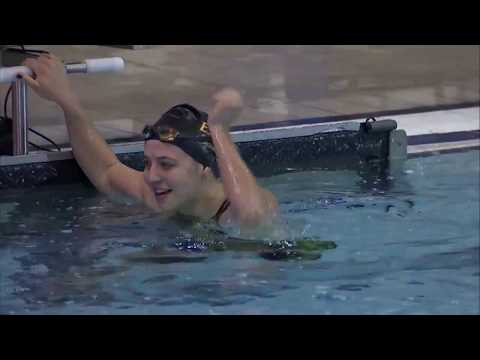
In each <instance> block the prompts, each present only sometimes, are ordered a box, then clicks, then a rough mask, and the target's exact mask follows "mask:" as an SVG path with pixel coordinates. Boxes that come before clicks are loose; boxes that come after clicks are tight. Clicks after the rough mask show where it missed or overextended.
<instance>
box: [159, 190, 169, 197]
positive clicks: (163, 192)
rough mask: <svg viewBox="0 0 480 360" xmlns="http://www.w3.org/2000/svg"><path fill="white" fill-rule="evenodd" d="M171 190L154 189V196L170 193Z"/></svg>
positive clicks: (163, 195)
mask: <svg viewBox="0 0 480 360" xmlns="http://www.w3.org/2000/svg"><path fill="white" fill-rule="evenodd" d="M171 192H172V190H155V196H156V197H165V196H167V195H168V194H170V193H171Z"/></svg>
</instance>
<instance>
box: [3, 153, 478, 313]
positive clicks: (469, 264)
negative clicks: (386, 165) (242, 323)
mask: <svg viewBox="0 0 480 360" xmlns="http://www.w3.org/2000/svg"><path fill="white" fill-rule="evenodd" d="M479 154H480V152H479V151H478V150H472V151H468V152H463V153H453V154H439V155H435V156H430V157H423V158H414V159H409V160H408V161H406V162H405V164H404V165H403V167H402V169H401V170H399V171H397V172H395V173H394V174H391V176H390V177H389V178H388V179H387V180H388V181H387V182H385V181H381V179H379V181H378V182H376V181H375V182H373V183H369V184H368V185H366V184H365V182H366V180H364V179H363V178H361V177H359V176H358V175H357V174H356V173H355V172H350V171H344V172H341V171H336V172H329V171H322V170H316V171H308V172H299V173H288V174H283V175H279V176H275V177H272V178H268V179H262V180H261V182H262V184H263V185H265V186H266V187H268V188H269V189H271V190H272V191H273V192H274V193H275V194H276V195H277V196H278V199H279V202H280V206H281V211H282V214H283V218H284V220H285V221H286V223H287V224H288V229H289V232H290V233H291V234H294V236H296V237H309V238H316V239H320V240H328V241H333V242H334V243H335V244H336V246H337V247H336V248H335V249H330V250H325V251H323V252H322V254H321V255H322V256H321V258H320V259H316V260H306V259H292V260H288V261H273V260H268V259H265V258H262V257H261V256H259V254H258V252H256V251H233V250H231V251H230V250H229V251H198V252H192V253H185V252H182V251H179V250H177V249H171V250H169V257H167V258H165V257H161V256H158V254H159V251H158V249H159V248H161V246H160V247H159V244H164V243H172V242H175V239H178V238H179V236H185V232H187V233H188V231H185V230H183V231H182V230H181V229H179V228H178V227H177V226H173V225H171V224H162V223H161V222H159V221H158V219H157V218H156V217H155V216H153V215H151V214H148V213H146V212H145V211H144V210H143V209H141V208H139V207H138V206H135V205H119V204H118V203H116V202H112V201H110V200H109V199H107V198H105V197H103V196H101V195H99V194H98V193H96V192H95V191H94V190H92V189H90V188H87V187H85V186H83V185H75V186H57V187H54V188H48V187H45V188H39V189H35V190H28V191H23V192H22V193H20V192H18V191H5V192H3V193H2V194H0V313H1V314H478V313H479V312H480V305H479V298H480V294H479V292H480V285H479V282H480V278H479V257H480V254H479V225H480V224H479V223H480V219H479V216H480V215H479V200H480V199H479V171H480V165H479ZM383 180H385V179H383ZM377 185H378V186H377ZM187 235H188V234H187Z"/></svg>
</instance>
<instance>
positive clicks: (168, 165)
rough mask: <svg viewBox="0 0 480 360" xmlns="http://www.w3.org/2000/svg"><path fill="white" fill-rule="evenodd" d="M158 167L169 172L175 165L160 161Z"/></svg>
mask: <svg viewBox="0 0 480 360" xmlns="http://www.w3.org/2000/svg"><path fill="white" fill-rule="evenodd" d="M160 166H161V167H162V169H163V170H170V169H172V168H173V167H175V164H173V163H171V162H168V161H161V162H160Z"/></svg>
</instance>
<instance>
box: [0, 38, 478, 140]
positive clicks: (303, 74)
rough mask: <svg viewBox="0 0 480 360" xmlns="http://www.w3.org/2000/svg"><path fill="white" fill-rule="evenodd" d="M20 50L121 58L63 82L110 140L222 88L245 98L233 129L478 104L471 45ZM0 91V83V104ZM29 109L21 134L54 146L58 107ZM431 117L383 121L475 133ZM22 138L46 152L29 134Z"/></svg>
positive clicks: (59, 130) (59, 131)
mask: <svg viewBox="0 0 480 360" xmlns="http://www.w3.org/2000/svg"><path fill="white" fill-rule="evenodd" d="M28 47H33V48H37V49H48V50H49V51H51V52H53V53H55V54H57V55H58V56H59V57H61V58H62V59H64V60H65V61H75V60H81V59H85V58H95V57H108V56H122V57H124V58H125V59H126V60H127V64H128V65H127V68H126V71H125V72H124V73H122V74H97V75H95V76H80V75H73V76H72V81H73V84H74V87H75V89H76V91H77V92H78V93H79V95H80V98H81V100H82V102H83V105H84V107H85V108H86V110H87V113H88V115H89V117H90V119H91V120H92V121H94V122H95V125H96V126H97V128H98V130H99V131H100V132H101V133H102V134H103V136H105V137H106V138H107V139H109V140H113V139H119V138H129V137H131V136H132V135H133V134H138V133H139V132H140V131H141V129H142V128H143V126H144V124H146V123H151V122H153V121H155V120H156V119H157V118H158V117H159V116H160V115H161V114H162V113H163V112H164V111H166V110H167V109H168V108H169V107H171V106H173V105H175V104H178V103H183V102H189V103H192V104H194V105H196V106H198V107H200V108H203V109H208V107H209V104H210V98H211V95H212V94H213V93H214V92H215V91H217V90H219V89H220V88H222V87H225V86H232V87H235V88H238V89H239V90H240V91H241V92H242V93H243V94H244V97H245V103H246V107H245V109H244V111H243V114H242V116H241V119H240V120H239V122H238V123H237V124H236V125H249V124H269V123H272V122H281V121H286V120H295V119H306V118H327V117H336V116H342V115H351V114H369V113H377V112H381V111H386V110H387V111H395V110H405V109H421V108H425V107H429V108H431V110H435V109H436V108H438V109H441V108H442V107H444V106H449V105H453V106H455V105H459V104H464V105H470V106H475V105H477V106H478V103H479V100H480V94H479V81H480V80H479V77H480V75H479V63H480V59H479V58H480V57H479V53H480V50H479V47H478V46H450V45H449V46H439V45H437V46H431V45H429V46H420V45H417V46H385V45H362V46H360V45H355V46H347V45H342V46H334V45H321V46H273V45H272V46H270V45H263V46H261V45H241V46H240V45H231V46H209V45H205V46H204V45H192V46H183V45H182V46H180V45H179V46H163V45H147V46H144V47H142V48H140V49H135V50H130V49H123V48H115V47H108V46H97V45H28ZM6 89H7V86H5V85H0V98H3V96H4V95H5V92H6ZM29 103H30V126H31V127H33V128H35V129H36V130H37V131H40V132H42V133H44V134H45V135H47V136H49V137H51V138H52V139H54V140H55V141H56V142H57V143H60V144H64V143H68V138H67V135H66V129H65V125H64V120H63V115H62V113H61V111H60V109H59V108H58V107H57V106H56V105H55V104H53V103H49V102H46V101H43V100H41V99H39V98H38V97H37V96H36V95H35V94H33V93H31V96H30V102H29ZM475 109H476V110H475ZM472 110H473V112H472ZM467 112H468V111H467ZM440 113H441V114H440ZM440 113H437V114H436V115H438V116H440V115H441V116H440V117H436V116H435V117H434V118H432V117H431V116H430V117H428V116H420V117H419V118H418V120H409V121H410V122H408V121H407V120H406V118H405V116H408V115H396V116H394V117H392V118H394V119H395V120H397V121H398V120H401V121H399V124H400V126H399V127H400V128H402V125H403V124H402V122H403V123H404V124H408V126H409V129H407V133H409V135H410V134H411V131H410V129H412V124H413V123H412V121H413V122H414V123H415V126H414V127H418V128H425V129H424V130H425V131H427V134H428V133H429V132H430V133H431V131H432V124H438V126H439V129H440V128H442V126H443V129H445V124H447V123H448V124H450V125H448V128H449V129H450V128H454V129H455V128H457V126H458V127H459V128H462V130H465V129H467V128H468V130H472V129H473V130H475V129H478V128H479V125H478V122H479V121H478V108H470V113H471V114H474V115H473V116H474V117H473V118H471V119H468V121H467V122H468V124H467V125H465V124H464V123H465V121H466V120H465V119H463V120H462V119H461V116H460V117H458V116H454V117H453V118H451V119H449V117H448V116H446V113H445V111H443V112H441V111H440ZM470 113H469V114H470ZM475 113H476V114H477V116H476V118H475ZM429 114H434V112H429ZM465 114H467V113H465ZM402 116H403V120H402ZM465 116H470V115H468V114H467V115H465ZM427 121H428V122H429V124H428V125H425V124H426V123H427ZM442 124H443V125H442ZM465 126H466V127H465ZM427 128H428V129H427ZM464 128H465V129H464ZM449 131H450V130H449ZM30 140H31V141H33V142H35V143H37V144H39V145H42V144H46V142H45V141H43V139H41V138H38V137H37V136H36V135H33V134H32V135H31V138H30Z"/></svg>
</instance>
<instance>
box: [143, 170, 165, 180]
mask: <svg viewBox="0 0 480 360" xmlns="http://www.w3.org/2000/svg"><path fill="white" fill-rule="evenodd" d="M144 176H145V179H146V180H147V182H149V183H152V184H153V183H159V182H162V181H163V175H162V172H161V171H160V170H159V169H158V168H157V167H155V166H152V167H151V168H150V169H145V173H144Z"/></svg>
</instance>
